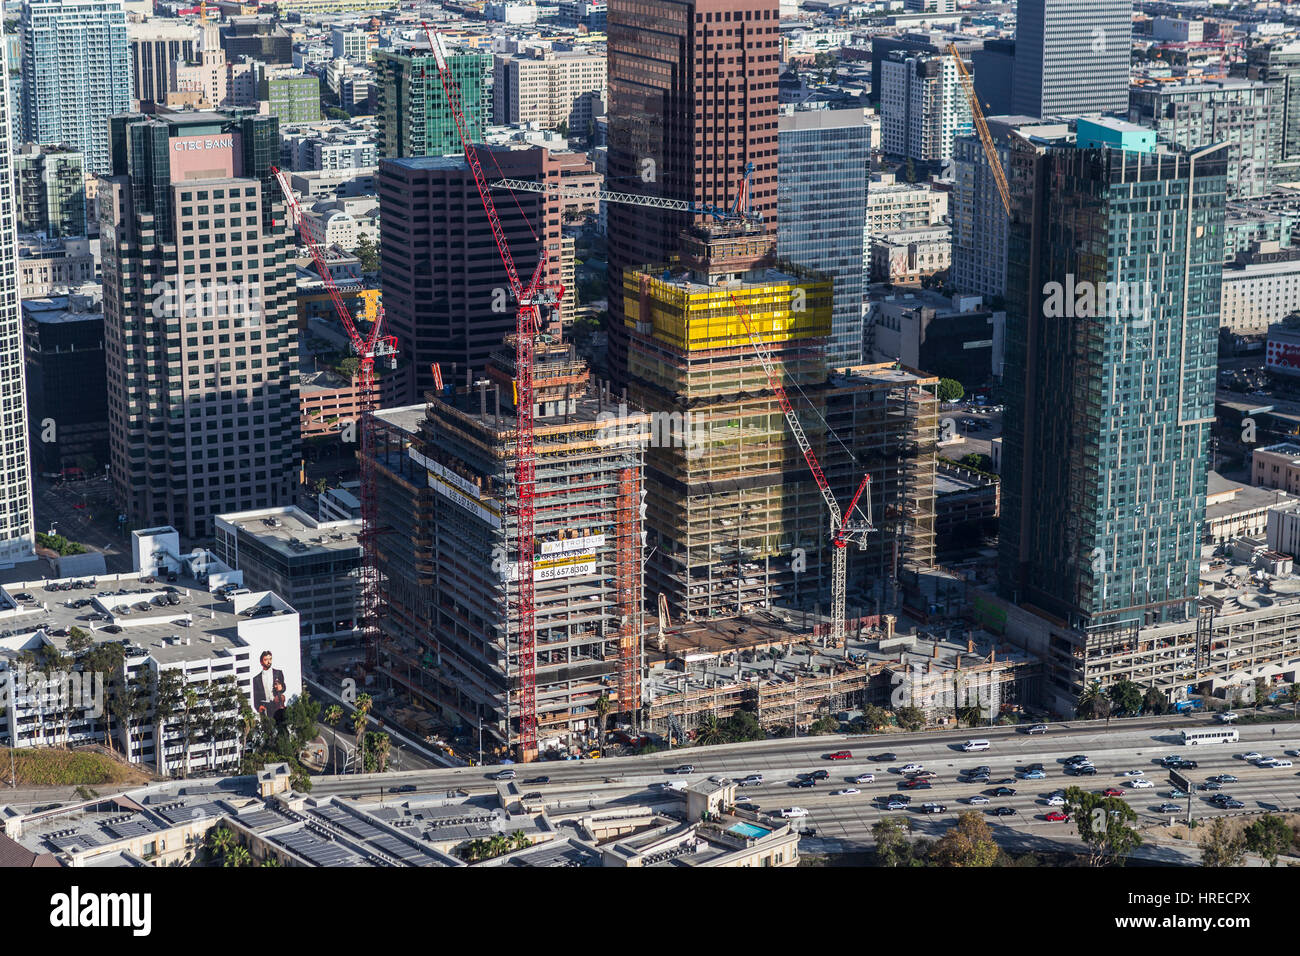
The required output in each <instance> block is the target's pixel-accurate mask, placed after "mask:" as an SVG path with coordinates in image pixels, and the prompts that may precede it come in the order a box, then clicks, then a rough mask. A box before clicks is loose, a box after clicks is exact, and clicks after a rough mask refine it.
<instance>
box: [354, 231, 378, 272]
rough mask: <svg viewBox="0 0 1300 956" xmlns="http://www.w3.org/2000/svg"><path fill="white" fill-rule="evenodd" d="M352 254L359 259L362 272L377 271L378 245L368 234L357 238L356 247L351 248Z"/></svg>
mask: <svg viewBox="0 0 1300 956" xmlns="http://www.w3.org/2000/svg"><path fill="white" fill-rule="evenodd" d="M352 254H353V255H354V256H356V257H357V258H358V259H360V260H361V271H362V272H378V271H379V247H378V246H377V245H375V241H374V240H373V239H371V238H370V237H369V236H365V235H363V236H362V237H361V238H360V239H358V240H357V247H356V248H355V249H353V250H352Z"/></svg>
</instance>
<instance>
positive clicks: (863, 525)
mask: <svg viewBox="0 0 1300 956" xmlns="http://www.w3.org/2000/svg"><path fill="white" fill-rule="evenodd" d="M728 294H729V295H730V297H731V301H732V304H734V305H735V307H736V314H737V315H739V316H740V320H741V322H743V323H744V325H745V332H746V334H748V335H749V341H750V343H751V344H752V345H753V347H754V352H755V354H756V355H757V356H758V361H759V364H760V365H762V366H763V372H764V373H765V374H766V375H767V383H768V386H769V387H770V388H771V389H772V391H773V393H775V395H776V400H777V402H779V403H780V405H781V411H782V412H783V413H784V414H785V420H786V422H787V424H789V426H790V432H791V433H792V434H793V435H794V440H795V442H796V443H797V444H798V445H799V451H801V452H802V453H803V458H804V461H805V462H807V463H808V470H809V471H811V472H812V476H813V481H815V482H816V484H817V490H818V491H819V492H821V496H822V500H823V501H824V502H826V510H827V511H828V512H830V531H831V639H832V641H834V642H836V643H838V644H843V642H844V639H845V631H844V618H845V604H846V598H845V590H846V584H845V578H846V577H847V570H848V569H847V564H848V557H847V555H846V554H845V551H844V548H845V546H846V545H847V544H848V543H849V542H850V541H857V542H858V543H859V545H862V544H863V543H865V541H866V535H867V534H868V533H870V532H871V531H873V530H874V528H873V527H872V524H871V495H870V493H868V494H867V500H866V520H865V521H852V520H850V521H845V520H844V515H843V513H842V512H841V511H840V505H839V502H837V501H836V500H835V493H834V492H833V491H831V486H830V483H829V482H828V481H827V480H826V475H825V473H824V472H823V471H822V466H821V462H819V461H818V460H817V453H816V452H814V451H813V447H812V443H811V442H809V441H808V435H807V433H806V432H805V431H804V429H803V425H802V424H800V422H799V416H798V415H796V414H795V411H794V405H792V404H791V402H790V396H789V395H787V394H786V391H785V386H784V385H782V384H781V373H780V372H779V371H777V368H776V364H775V363H774V362H773V361H772V353H771V352H769V351H768V349H767V346H766V345H764V344H763V342H762V340H761V339H760V338H759V337H758V335H757V333H755V331H754V326H753V323H751V322H750V321H749V313H748V312H747V311H746V309H745V306H744V305H743V304H742V303H741V301H740V299H739V298H737V296H736V295H735V293H728ZM870 485H871V475H869V474H868V475H864V476H863V478H862V481H861V482H860V483H859V484H858V489H857V491H856V492H854V494H853V500H852V501H851V502H850V503H849V511H848V514H849V517H850V518H852V516H853V513H854V510H855V509H856V508H857V507H858V502H859V501H860V500H861V498H862V495H863V492H864V491H868V489H869V487H870Z"/></svg>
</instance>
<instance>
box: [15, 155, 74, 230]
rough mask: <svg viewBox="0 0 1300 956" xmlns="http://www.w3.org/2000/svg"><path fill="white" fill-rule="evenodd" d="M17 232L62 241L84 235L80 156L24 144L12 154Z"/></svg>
mask: <svg viewBox="0 0 1300 956" xmlns="http://www.w3.org/2000/svg"><path fill="white" fill-rule="evenodd" d="M14 175H15V177H16V180H17V185H18V231H19V232H20V233H23V234H24V235H41V236H45V237H46V238H49V239H64V238H69V237H73V236H84V235H85V234H86V167H85V163H84V159H83V157H82V155H81V154H80V153H78V152H77V151H76V150H72V149H64V148H63V147H60V146H37V145H36V144H35V143H28V144H27V145H26V146H25V147H23V149H22V150H17V149H15V151H14Z"/></svg>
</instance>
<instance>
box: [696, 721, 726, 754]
mask: <svg viewBox="0 0 1300 956" xmlns="http://www.w3.org/2000/svg"><path fill="white" fill-rule="evenodd" d="M695 742H696V743H697V744H699V745H700V746H701V747H710V746H712V745H714V744H724V743H726V742H727V735H726V733H725V732H724V731H723V729H722V725H721V724H719V723H718V718H717V716H716V715H714V714H705V715H704V717H703V719H702V720H701V721H700V726H698V727H696V728H695Z"/></svg>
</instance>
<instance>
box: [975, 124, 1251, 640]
mask: <svg viewBox="0 0 1300 956" xmlns="http://www.w3.org/2000/svg"><path fill="white" fill-rule="evenodd" d="M1080 139H1081V141H1082V134H1080ZM1093 141H1095V140H1093ZM1012 152H1013V156H1012V163H1011V173H1012V192H1013V196H1014V197H1015V198H1016V204H1015V206H1013V219H1012V227H1011V231H1010V236H1009V250H1008V252H1009V256H1010V258H1011V260H1012V261H1013V262H1017V263H1022V264H1023V265H1022V267H1020V268H1016V269H1011V270H1008V277H1007V284H1008V289H1007V329H1006V355H1005V366H1004V376H1003V382H1004V385H1005V388H1006V395H1007V400H1006V414H1005V417H1004V424H1003V458H1002V517H1001V529H1000V540H999V547H1000V555H999V562H1000V565H999V588H1000V591H1001V593H1002V595H1003V597H1005V598H1009V599H1010V600H1013V601H1015V602H1017V603H1022V604H1030V605H1033V606H1036V607H1038V608H1041V609H1042V610H1044V611H1046V612H1048V613H1049V614H1051V615H1055V616H1056V617H1058V618H1061V619H1063V620H1065V621H1066V622H1067V623H1068V625H1069V626H1071V627H1084V628H1086V627H1093V626H1098V625H1105V624H1113V623H1116V622H1128V623H1132V624H1134V625H1140V624H1142V623H1153V622H1158V621H1167V620H1178V619H1183V618H1185V617H1186V616H1187V615H1189V614H1194V603H1195V600H1196V595H1197V587H1198V578H1199V563H1200V537H1201V526H1202V522H1203V520H1204V517H1205V495H1206V469H1207V467H1208V465H1207V449H1208V442H1209V437H1210V426H1211V424H1212V423H1213V421H1214V380H1215V368H1216V362H1217V359H1218V325H1219V287H1220V283H1221V279H1222V262H1221V260H1222V254H1223V218H1224V186H1225V175H1226V157H1225V152H1226V151H1225V150H1223V149H1222V148H1218V147H1210V148H1207V149H1204V150H1200V151H1198V152H1186V151H1181V150H1174V149H1172V148H1168V147H1164V146H1160V147H1156V148H1150V149H1147V150H1134V151H1126V150H1121V149H1112V148H1109V147H1099V148H1088V149H1082V148H1075V147H1073V146H1052V147H1042V146H1033V145H1030V144H1029V143H1027V142H1025V141H1023V140H1017V141H1016V142H1015V144H1013V146H1012Z"/></svg>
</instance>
